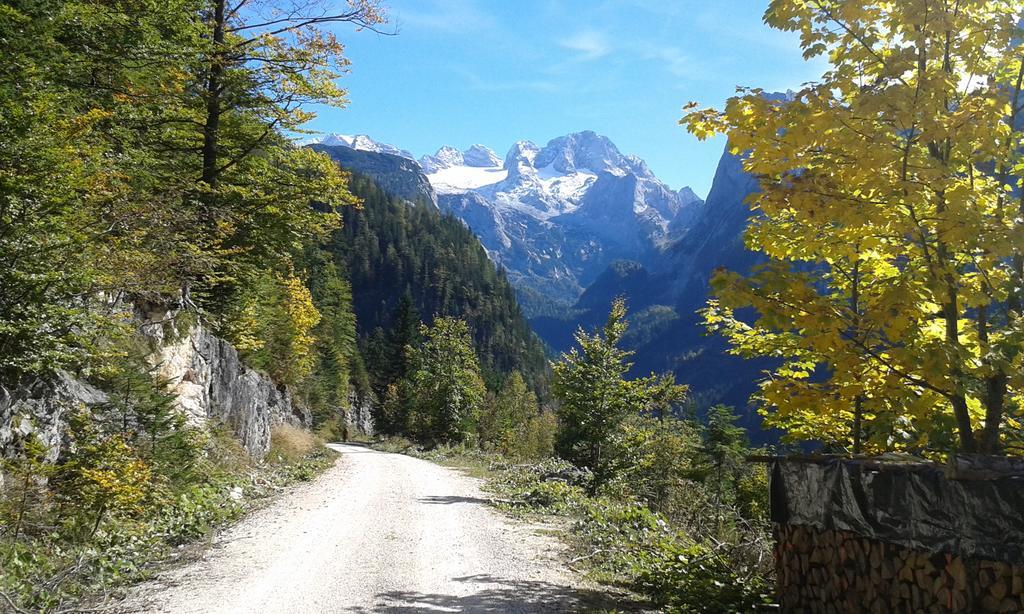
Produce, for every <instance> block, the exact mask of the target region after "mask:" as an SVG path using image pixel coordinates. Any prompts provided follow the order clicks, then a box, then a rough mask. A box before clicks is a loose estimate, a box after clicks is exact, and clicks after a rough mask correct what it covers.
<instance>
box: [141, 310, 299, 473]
mask: <svg viewBox="0 0 1024 614" xmlns="http://www.w3.org/2000/svg"><path fill="white" fill-rule="evenodd" d="M139 319H140V320H141V322H142V324H141V326H140V330H142V331H143V334H144V335H145V336H146V337H147V338H148V339H149V340H150V341H151V342H152V344H153V346H154V348H155V350H154V352H153V354H152V356H151V357H150V361H151V362H152V364H153V366H154V371H155V375H156V376H158V377H160V378H162V379H163V380H165V381H166V382H167V384H168V389H169V390H170V392H171V393H172V394H174V395H175V397H176V398H177V404H178V407H180V408H181V410H182V411H183V412H184V413H185V415H186V416H187V418H188V421H189V423H191V424H193V425H196V426H199V425H202V424H204V423H205V422H207V421H214V422H216V423H219V424H224V425H226V426H227V427H228V428H230V429H231V431H232V432H233V433H234V435H235V436H236V437H237V438H238V439H239V441H241V442H242V445H243V446H244V447H245V449H246V451H247V452H248V453H249V454H250V455H251V456H253V457H254V458H260V459H262V458H264V457H265V456H266V455H267V452H268V451H269V450H270V431H271V429H272V428H273V427H274V426H276V425H278V424H282V423H289V424H293V425H295V426H300V427H305V428H309V427H310V426H312V417H311V416H310V414H309V410H308V409H306V408H305V407H304V406H303V405H302V404H301V403H297V402H295V400H294V399H293V398H292V394H291V392H290V391H289V390H288V389H287V388H286V387H285V386H281V385H278V384H275V383H274V381H273V380H271V379H270V377H269V376H268V375H266V374H264V373H261V372H259V371H256V370H254V369H251V368H249V367H247V366H246V365H245V364H243V363H242V361H241V359H240V358H239V356H238V350H236V349H235V348H234V346H232V345H231V344H230V343H228V342H227V341H225V340H223V339H221V338H219V337H217V336H215V335H213V334H212V333H211V332H210V331H209V330H208V329H207V328H206V326H204V325H203V324H195V325H193V326H192V327H191V329H190V330H188V331H179V330H177V328H176V326H175V325H174V321H175V314H174V313H173V312H165V311H162V310H155V311H150V312H142V311H140V313H139Z"/></svg>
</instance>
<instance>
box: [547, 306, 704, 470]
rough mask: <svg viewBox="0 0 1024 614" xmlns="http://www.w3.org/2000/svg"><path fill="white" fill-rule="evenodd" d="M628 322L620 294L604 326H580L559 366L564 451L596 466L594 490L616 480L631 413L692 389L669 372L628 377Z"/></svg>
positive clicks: (672, 401)
mask: <svg viewBox="0 0 1024 614" xmlns="http://www.w3.org/2000/svg"><path fill="white" fill-rule="evenodd" d="M626 328H627V323H626V304H625V301H623V300H622V299H616V300H615V302H613V303H612V306H611V311H610V312H609V314H608V319H607V321H606V322H605V325H604V328H603V329H602V330H601V331H600V332H598V333H595V334H593V335H589V334H587V333H586V332H584V331H583V330H579V331H577V333H576V343H577V345H578V346H579V348H575V347H574V348H572V350H570V351H569V352H568V353H565V354H562V357H561V360H560V361H559V362H558V363H556V364H555V366H554V385H553V390H554V394H555V397H556V398H557V399H558V402H559V410H558V411H559V416H558V417H559V427H560V428H559V434H558V447H559V451H560V453H561V454H562V455H563V456H564V457H565V458H567V459H569V460H571V461H572V462H574V463H576V464H577V465H580V466H583V467H588V468H590V469H591V470H592V471H593V472H594V480H593V485H592V487H593V489H594V490H596V489H598V488H600V487H601V486H603V485H604V484H606V483H607V482H608V481H610V480H611V479H612V478H613V477H614V475H615V473H616V471H617V470H618V469H619V467H618V457H619V456H620V455H621V452H622V451H621V450H618V449H616V446H615V441H616V438H617V436H618V435H619V433H620V432H621V429H622V426H623V423H624V422H625V421H626V419H627V418H629V417H630V416H639V415H640V414H641V413H643V412H650V411H663V410H664V408H665V407H666V406H670V405H672V404H675V403H678V402H679V401H681V400H682V399H683V397H684V395H685V392H686V388H685V387H683V386H678V385H676V384H675V382H674V381H673V380H672V378H670V377H666V376H655V375H651V376H649V377H646V378H642V379H636V380H629V379H627V378H626V375H627V374H628V373H629V370H630V368H631V367H632V363H631V362H629V357H630V356H631V355H632V352H629V351H627V350H623V349H622V348H620V347H619V344H620V343H621V341H622V336H623V335H624V334H625V332H626Z"/></svg>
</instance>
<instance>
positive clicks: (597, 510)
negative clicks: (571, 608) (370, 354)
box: [375, 438, 773, 613]
mask: <svg viewBox="0 0 1024 614" xmlns="http://www.w3.org/2000/svg"><path fill="white" fill-rule="evenodd" d="M375 447H376V448H377V449H380V450H383V451H389V452H398V453H403V454H409V455H412V456H416V457H418V458H423V459H425V460H431V461H434V462H438V463H440V464H445V465H449V466H455V467H460V468H464V469H468V470H470V472H472V473H474V474H476V475H478V476H480V477H483V478H485V480H486V482H485V488H486V489H487V490H489V491H490V492H491V493H493V495H494V498H493V499H492V501H493V503H494V504H495V505H496V507H498V508H499V509H501V510H502V511H503V512H505V513H507V514H510V515H513V516H515V517H519V518H528V517H541V516H542V517H546V518H548V519H559V520H561V521H562V522H560V523H557V524H563V525H566V526H567V527H568V528H569V529H568V531H567V532H566V533H565V535H564V539H565V541H566V543H567V544H568V546H569V553H568V557H569V558H568V560H567V561H566V564H567V565H568V566H570V567H571V568H573V569H576V570H578V571H583V572H585V573H586V574H587V576H588V577H589V578H591V579H592V580H594V581H597V582H599V583H602V584H605V585H608V586H610V587H615V588H619V589H622V588H624V589H628V590H630V591H632V592H633V593H635V594H636V595H639V596H641V597H643V598H644V599H646V600H648V601H649V602H651V604H652V605H653V606H655V607H657V608H659V611H665V612H676V613H691V612H693V613H698V612H702V613H719V612H757V611H760V609H761V608H763V607H770V605H769V604H771V593H772V589H773V578H772V563H771V560H772V559H771V553H770V544H771V540H770V533H769V525H768V522H767V520H766V518H764V516H763V512H762V511H760V510H758V507H757V506H756V505H753V504H749V503H745V504H744V505H741V506H740V505H727V504H723V503H722V501H721V498H720V497H719V496H718V495H717V493H716V492H715V490H716V489H715V488H709V486H708V484H705V483H703V482H701V481H699V480H677V481H674V482H673V485H672V487H671V488H669V489H667V493H668V499H669V502H668V503H664V502H663V503H662V504H660V505H659V506H658V507H659V508H661V511H655V510H654V509H652V507H654V505H652V502H651V501H650V500H649V499H645V498H643V497H638V496H636V493H637V492H638V491H642V490H644V489H643V488H642V487H641V485H637V484H634V485H633V486H632V487H630V485H628V484H622V483H619V484H613V485H611V486H610V487H609V488H606V489H604V490H603V492H602V493H600V494H597V495H591V494H589V492H590V490H591V488H590V486H591V480H592V479H593V476H592V475H591V473H590V472H589V471H587V470H586V469H581V468H578V467H576V466H574V465H572V464H571V463H569V462H566V461H563V460H560V459H556V458H550V459H546V460H544V461H540V462H533V463H526V464H523V463H516V462H513V461H510V460H508V459H506V458H504V457H502V456H500V455H495V454H490V453H485V452H481V451H479V450H477V449H475V448H473V447H472V446H441V447H437V448H434V449H430V450H426V449H422V448H420V447H418V446H416V445H415V444H413V443H412V442H410V441H408V440H404V439H401V438H393V439H387V440H383V441H380V442H377V443H376V444H375ZM764 486H765V484H764V483H763V482H760V483H759V485H757V486H754V487H753V488H752V490H754V491H759V490H760V489H763V488H764ZM749 498H756V497H752V496H751V497H749ZM740 500H741V501H745V500H744V499H743V498H742V497H741V498H740ZM748 509H753V510H755V511H754V512H753V513H749V514H746V515H745V513H744V512H745V511H746V510H748ZM552 517H553V518H552Z"/></svg>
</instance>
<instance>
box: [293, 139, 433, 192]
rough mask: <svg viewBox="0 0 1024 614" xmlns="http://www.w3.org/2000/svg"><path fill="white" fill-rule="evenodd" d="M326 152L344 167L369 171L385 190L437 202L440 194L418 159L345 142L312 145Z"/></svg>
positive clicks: (311, 146) (312, 147)
mask: <svg viewBox="0 0 1024 614" xmlns="http://www.w3.org/2000/svg"><path fill="white" fill-rule="evenodd" d="M309 147H310V148H311V149H314V150H316V151H319V152H322V153H326V154H327V155H329V156H330V157H331V158H332V159H333V160H334V161H335V162H337V163H338V164H339V165H340V166H342V167H343V168H345V169H347V170H350V171H355V172H357V173H361V174H363V175H367V176H368V177H370V178H371V179H373V180H374V181H375V182H376V183H377V184H378V185H379V186H380V187H381V188H382V189H383V190H384V191H386V192H388V193H389V194H391V195H393V196H397V197H398V198H404V199H405V200H408V201H410V202H417V201H422V200H428V201H430V202H431V203H432V204H433V205H434V206H436V205H437V194H436V193H435V192H434V188H433V187H432V186H431V185H430V182H429V181H428V180H427V178H426V177H425V176H424V175H423V173H422V172H421V171H420V165H419V164H417V163H416V161H415V160H410V159H407V158H405V157H403V156H396V155H393V154H389V153H382V152H374V151H366V150H363V149H353V148H352V147H347V146H344V145H336V146H333V147H332V146H328V145H316V144H314V145H309Z"/></svg>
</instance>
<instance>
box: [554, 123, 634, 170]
mask: <svg viewBox="0 0 1024 614" xmlns="http://www.w3.org/2000/svg"><path fill="white" fill-rule="evenodd" d="M549 165H550V166H551V167H552V168H554V169H555V170H556V171H558V172H560V173H574V172H577V171H590V172H592V173H600V172H602V171H605V172H611V173H615V174H622V173H623V172H624V171H625V169H626V168H627V167H628V166H629V162H628V160H626V158H625V157H624V156H623V155H622V153H621V152H620V151H619V149H618V148H617V147H616V146H615V144H614V143H612V142H611V141H610V140H609V139H608V138H607V137H605V136H601V135H600V134H597V133H596V132H593V131H591V130H586V131H583V132H575V133H573V134H567V135H565V136H561V137H558V138H556V139H552V140H551V141H549V142H548V144H547V145H546V146H545V147H544V149H542V150H541V151H540V152H539V153H538V154H537V157H536V159H535V160H534V166H535V167H536V168H544V167H546V166H549Z"/></svg>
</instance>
